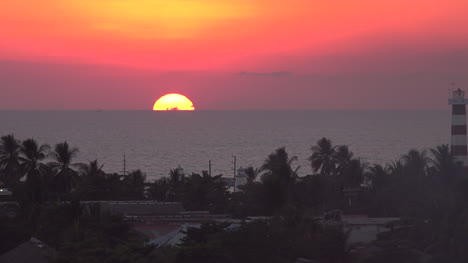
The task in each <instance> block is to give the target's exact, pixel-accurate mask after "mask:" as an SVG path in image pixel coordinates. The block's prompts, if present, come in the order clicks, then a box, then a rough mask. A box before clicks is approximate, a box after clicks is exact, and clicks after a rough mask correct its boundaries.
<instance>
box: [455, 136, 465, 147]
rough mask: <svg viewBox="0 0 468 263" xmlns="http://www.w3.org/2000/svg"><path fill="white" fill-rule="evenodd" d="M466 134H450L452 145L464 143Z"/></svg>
mask: <svg viewBox="0 0 468 263" xmlns="http://www.w3.org/2000/svg"><path fill="white" fill-rule="evenodd" d="M466 144H467V139H466V135H452V145H466Z"/></svg>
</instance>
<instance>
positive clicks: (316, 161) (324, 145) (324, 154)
mask: <svg viewBox="0 0 468 263" xmlns="http://www.w3.org/2000/svg"><path fill="white" fill-rule="evenodd" d="M311 150H312V155H311V156H310V157H309V159H308V160H309V161H310V163H311V167H312V171H313V172H314V173H317V172H320V174H321V175H331V174H332V173H333V172H334V171H335V160H334V158H335V146H333V145H332V142H331V140H330V139H327V138H322V139H320V140H318V141H317V144H316V145H314V146H312V148H311Z"/></svg>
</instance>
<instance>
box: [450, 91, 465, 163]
mask: <svg viewBox="0 0 468 263" xmlns="http://www.w3.org/2000/svg"><path fill="white" fill-rule="evenodd" d="M452 95H453V97H452V98H451V99H449V104H451V105H452V140H451V152H452V154H453V156H454V157H455V160H456V161H459V162H463V166H465V167H468V159H467V146H466V144H467V139H466V104H468V100H466V99H465V91H463V90H461V89H457V90H454V91H452Z"/></svg>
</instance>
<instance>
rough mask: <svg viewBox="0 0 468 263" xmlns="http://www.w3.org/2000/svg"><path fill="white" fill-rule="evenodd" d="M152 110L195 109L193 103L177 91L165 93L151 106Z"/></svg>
mask: <svg viewBox="0 0 468 263" xmlns="http://www.w3.org/2000/svg"><path fill="white" fill-rule="evenodd" d="M153 110H157V111H168V110H195V107H194V106H193V103H192V101H191V100H189V99H188V98H187V97H185V96H184V95H180V94H177V93H171V94H166V95H164V96H162V97H161V98H159V99H158V100H157V101H156V102H155V103H154V106H153Z"/></svg>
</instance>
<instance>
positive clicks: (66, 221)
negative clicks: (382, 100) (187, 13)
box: [0, 135, 468, 263]
mask: <svg viewBox="0 0 468 263" xmlns="http://www.w3.org/2000/svg"><path fill="white" fill-rule="evenodd" d="M311 150H312V151H311V156H310V157H309V160H310V163H311V167H310V168H311V174H309V175H306V172H304V174H302V175H301V176H299V171H301V170H302V171H305V170H308V169H304V168H302V169H301V170H298V169H297V167H296V166H295V165H294V161H295V159H296V157H292V156H289V155H288V153H287V152H286V150H285V149H284V148H279V149H277V150H275V151H274V152H273V153H272V154H270V155H269V156H268V157H267V158H266V160H265V162H264V163H263V164H262V165H261V166H260V167H259V168H258V169H255V168H253V167H250V168H249V169H248V172H247V174H248V176H249V180H248V183H247V184H246V185H244V186H243V187H242V189H241V191H238V192H235V193H233V192H232V191H230V190H229V187H228V186H227V185H226V184H225V182H224V180H223V179H222V177H221V175H218V176H211V175H209V174H208V173H207V172H205V171H204V172H202V173H201V174H195V173H194V174H191V175H187V176H181V175H180V174H178V173H177V171H171V173H170V174H169V176H168V177H165V178H160V179H158V180H156V181H155V182H146V176H145V174H144V173H142V172H141V171H139V170H137V171H133V172H130V173H128V174H125V175H121V174H108V173H106V172H105V171H104V170H103V166H102V165H100V164H99V163H98V161H92V162H90V163H89V164H79V163H75V157H76V156H77V154H78V149H77V148H73V147H71V146H69V145H68V143H67V142H63V143H59V144H57V145H55V146H54V147H52V148H51V147H49V146H48V145H41V144H39V143H38V142H37V141H35V140H33V139H27V140H24V141H22V142H20V141H19V140H17V139H15V137H14V136H13V135H8V136H4V137H1V141H0V181H1V183H2V184H3V185H4V187H7V188H9V189H11V190H12V192H13V196H12V197H11V199H12V200H14V201H17V202H18V203H19V204H20V210H19V212H18V213H17V215H16V216H15V217H13V218H11V217H7V216H4V217H1V218H0V240H1V244H0V254H2V253H4V252H6V251H8V250H10V249H12V248H14V247H16V246H17V245H18V244H20V243H21V242H24V241H25V240H28V239H29V238H30V237H32V236H34V237H37V238H38V239H40V240H42V241H43V242H45V243H46V244H47V245H48V246H50V247H52V248H54V249H55V251H56V257H54V261H55V262H100V263H104V262H278V263H280V262H281V263H282V262H294V260H295V259H297V258H300V257H301V258H308V259H311V260H316V261H318V262H330V263H332V262H337V263H338V262H367V263H371V262H400V263H404V262H434V263H436V262H466V259H467V258H468V249H466V247H467V244H468V205H467V203H468V174H467V172H466V170H464V168H463V167H462V166H461V164H459V163H456V162H455V160H454V158H453V156H452V155H451V154H450V151H449V147H448V146H446V145H442V146H438V147H436V148H434V149H429V150H427V151H425V150H423V151H418V150H410V151H409V152H408V153H407V154H405V155H403V156H402V158H401V159H400V160H397V161H394V162H391V163H389V164H387V165H380V164H374V165H369V164H367V163H365V162H363V161H361V160H360V159H359V158H357V157H355V156H354V155H353V153H352V152H351V151H350V150H349V149H348V147H347V146H334V145H332V142H331V141H330V140H328V139H325V138H323V139H321V140H319V141H318V142H317V143H316V144H315V145H314V146H312V149H311ZM349 189H359V191H358V193H359V194H358V196H357V197H355V200H354V203H353V204H350V203H349V199H348V198H347V196H346V192H347V191H348V190H349ZM86 200H156V201H164V202H173V201H174V202H181V203H182V204H183V206H184V208H185V209H186V210H189V211H190V210H198V211H200V210H206V211H210V212H211V213H213V214H230V215H232V216H233V217H235V218H239V219H243V218H246V217H247V216H265V217H266V216H267V219H264V220H256V221H249V222H248V223H247V222H244V223H241V224H240V226H239V227H236V228H232V227H230V225H229V224H228V223H215V222H212V223H207V224H204V225H203V226H202V227H201V228H199V229H195V228H193V229H189V230H188V231H187V233H186V237H185V238H184V240H183V242H182V244H181V245H179V246H172V247H154V246H149V245H146V243H145V240H144V239H143V238H142V237H141V236H140V235H139V234H137V233H136V232H135V231H133V230H132V228H131V226H130V225H129V223H128V222H126V221H125V220H124V218H123V217H122V216H121V215H117V214H112V213H107V212H102V211H100V207H99V206H98V205H91V204H87V205H83V204H81V203H80V201H81V202H82V201H86ZM64 201H66V202H64ZM336 209H339V210H342V211H345V212H346V213H352V214H367V215H369V216H373V217H399V218H401V219H402V220H401V222H402V223H401V224H402V225H404V227H396V228H395V229H394V230H393V231H390V232H387V233H383V234H382V235H380V236H379V239H378V240H377V241H375V242H374V243H373V244H368V246H372V247H378V248H379V250H378V252H375V253H373V254H372V255H371V256H368V257H366V258H365V260H361V261H359V259H358V258H356V257H355V256H354V254H353V250H352V249H353V248H351V247H348V246H346V239H347V233H346V232H345V231H344V230H343V229H342V228H341V227H339V226H338V225H328V224H321V223H320V222H319V220H317V218H319V216H321V215H323V213H324V212H327V211H330V210H336Z"/></svg>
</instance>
